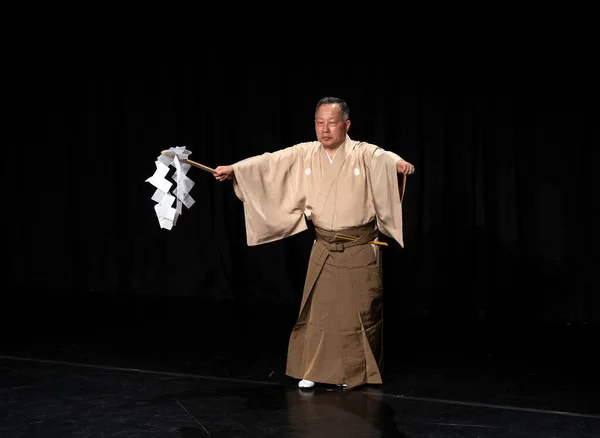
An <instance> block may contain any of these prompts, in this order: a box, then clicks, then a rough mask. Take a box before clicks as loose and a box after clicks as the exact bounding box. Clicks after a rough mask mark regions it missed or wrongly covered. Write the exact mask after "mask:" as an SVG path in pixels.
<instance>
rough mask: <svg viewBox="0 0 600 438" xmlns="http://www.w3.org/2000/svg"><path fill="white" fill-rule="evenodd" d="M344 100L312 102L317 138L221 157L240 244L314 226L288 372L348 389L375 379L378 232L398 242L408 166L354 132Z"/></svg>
mask: <svg viewBox="0 0 600 438" xmlns="http://www.w3.org/2000/svg"><path fill="white" fill-rule="evenodd" d="M349 129H350V112H349V108H348V105H347V104H346V102H345V101H344V100H342V99H340V98H336V97H325V98H323V99H321V100H320V101H319V102H318V103H317V107H316V111H315V132H316V136H317V141H311V142H305V143H299V144H296V145H294V146H290V147H287V148H285V149H282V150H279V151H276V152H273V153H264V154H262V155H257V156H254V157H250V158H247V159H245V160H242V161H239V162H237V163H235V164H233V165H230V166H218V167H217V168H216V169H215V178H216V179H217V180H218V181H226V180H230V179H233V184H234V190H235V193H236V196H237V197H238V198H239V199H240V200H241V201H242V202H243V204H244V216H245V224H246V235H247V243H248V245H249V246H253V245H259V244H263V243H267V242H272V241H275V240H279V239H283V238H285V237H288V236H291V235H294V234H296V233H299V232H301V231H304V230H306V229H307V224H306V221H305V217H306V218H307V219H309V220H310V221H312V223H313V224H314V226H315V232H316V240H315V242H314V244H313V247H312V250H311V254H310V259H309V263H308V271H307V274H306V280H305V284H304V291H303V296H302V302H301V305H300V311H299V314H298V319H297V322H296V325H295V326H294V328H293V330H292V333H291V336H290V341H289V346H288V358H287V359H288V360H287V368H286V374H287V375H288V376H290V377H293V378H296V379H300V381H299V383H298V386H299V387H301V388H310V387H312V386H314V384H315V382H320V383H326V384H337V385H343V386H346V387H348V388H353V387H356V386H359V385H365V384H381V383H383V381H382V377H381V367H382V365H383V352H382V322H383V314H382V295H383V294H382V281H381V272H380V266H381V265H380V262H379V248H380V244H381V242H378V240H377V236H378V232H382V233H384V234H385V235H387V236H389V237H391V238H393V239H395V240H396V241H397V242H398V243H399V244H400V246H402V247H404V241H403V236H402V198H403V195H404V187H405V182H406V176H407V175H410V174H412V173H414V171H415V168H414V166H413V165H412V164H411V163H409V162H407V161H405V160H403V159H402V158H401V157H400V156H398V155H396V154H394V153H393V152H389V151H385V150H383V149H382V148H381V147H379V146H376V145H373V144H369V143H365V142H359V141H354V140H351V139H350V137H349V136H348V130H349Z"/></svg>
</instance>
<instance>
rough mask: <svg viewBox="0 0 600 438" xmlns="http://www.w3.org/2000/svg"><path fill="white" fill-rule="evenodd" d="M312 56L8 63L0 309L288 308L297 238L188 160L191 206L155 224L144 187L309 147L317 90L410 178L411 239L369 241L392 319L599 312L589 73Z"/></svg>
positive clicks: (299, 259)
mask: <svg viewBox="0 0 600 438" xmlns="http://www.w3.org/2000/svg"><path fill="white" fill-rule="evenodd" d="M315 61H316V60H313V61H311V62H304V61H303V62H292V61H285V62H276V61H258V60H257V61H254V62H253V61H246V62H233V61H230V60H228V59H226V58H225V57H221V56H220V55H218V54H217V55H213V56H212V58H211V59H210V60H208V59H206V60H205V61H204V62H202V63H200V62H198V63H196V64H186V65H179V64H177V63H172V64H166V63H158V62H157V63H156V64H154V65H148V63H146V64H145V65H144V66H143V68H142V67H140V66H135V65H133V64H132V65H128V66H127V67H125V66H124V65H123V64H122V63H119V64H106V63H98V64H94V63H89V62H88V63H85V64H83V63H79V62H75V61H71V62H57V63H56V64H54V65H53V64H47V63H46V64H45V68H44V69H43V70H42V69H38V68H36V66H35V65H33V64H31V63H30V64H27V65H26V66H21V67H20V66H18V65H17V66H13V68H12V69H11V72H10V73H11V79H10V81H7V82H6V84H5V92H6V93H5V97H6V99H5V109H7V113H8V115H7V119H6V120H7V122H8V125H7V130H6V131H5V133H6V135H7V137H5V139H6V145H5V152H7V153H6V154H5V160H4V167H5V172H4V174H5V177H6V178H7V179H6V180H5V184H6V185H7V186H8V187H10V188H11V190H10V191H9V192H8V193H9V196H10V201H11V202H10V203H9V202H7V203H6V206H5V208H4V223H5V235H6V241H7V244H6V246H5V255H6V258H7V261H6V263H7V266H8V274H7V278H8V281H7V282H6V283H7V287H6V288H5V289H4V290H5V291H4V293H3V294H4V296H5V304H6V303H8V302H9V300H10V299H11V296H12V297H16V296H19V297H20V300H21V301H20V305H21V306H23V305H33V302H34V301H35V299H34V298H32V300H31V301H29V298H28V297H39V296H46V297H47V296H53V297H60V296H63V295H65V294H70V295H69V296H73V295H74V296H76V297H77V300H78V301H77V302H78V303H88V304H89V303H91V302H92V298H91V297H92V295H93V296H94V298H93V300H98V298H97V297H98V296H102V295H103V294H107V295H111V296H114V295H115V294H116V295H119V296H121V297H133V296H140V295H144V296H152V297H158V298H160V297H165V298H173V299H177V298H182V299H186V298H193V299H198V300H200V301H210V302H219V303H234V304H235V303H237V304H241V305H244V303H246V304H248V305H261V304H264V305H265V306H274V307H277V306H281V307H282V308H290V309H294V310H295V309H296V306H297V304H298V303H299V300H300V296H301V293H302V282H303V280H304V272H305V269H306V265H307V260H308V254H309V251H310V246H311V244H312V239H313V234H312V230H311V229H309V230H308V231H306V232H305V233H302V234H299V235H297V236H293V237H291V238H288V239H286V240H283V241H280V242H275V243H270V244H266V245H262V246H258V247H248V246H247V245H246V236H245V229H244V218H243V208H242V204H241V202H240V201H239V200H238V199H237V198H236V197H235V195H234V193H233V190H232V187H231V184H230V183H217V182H216V181H215V180H214V179H213V177H212V175H210V174H209V173H206V172H203V171H202V170H200V169H197V168H192V169H190V171H189V172H188V176H189V177H190V178H191V179H192V180H193V181H194V182H195V186H194V187H193V189H192V191H191V195H192V196H193V198H194V199H195V201H196V203H195V204H194V205H193V206H192V207H191V208H190V209H189V210H188V209H185V208H184V211H183V214H182V216H181V217H180V218H179V221H178V223H177V224H176V226H175V227H174V228H173V229H172V230H165V229H161V228H160V227H159V224H158V220H157V218H156V215H155V212H154V205H155V203H154V201H152V200H151V196H152V194H153V192H154V190H155V189H154V187H153V186H151V185H150V184H149V183H146V182H145V180H146V179H147V178H148V177H150V176H151V175H152V174H153V172H154V170H155V164H154V162H155V160H156V158H157V156H158V155H159V154H160V151H161V150H163V149H167V148H169V147H171V146H186V147H187V148H188V149H189V150H191V151H192V154H191V156H190V159H192V160H194V161H197V162H200V163H203V164H205V165H208V166H211V167H216V166H217V165H220V164H231V163H233V162H235V161H237V160H240V159H243V158H246V157H248V156H251V155H256V154H260V153H263V152H266V151H275V150H277V149H280V148H283V147H286V146H290V145H293V144H295V143H298V142H302V141H310V140H313V139H314V138H315V134H314V126H313V115H314V110H315V104H316V102H317V100H318V99H319V98H321V97H323V96H326V95H331V96H339V97H342V98H344V99H346V100H347V102H348V104H349V106H350V113H351V120H352V127H351V129H350V132H349V135H350V136H351V138H353V139H355V140H364V141H368V142H371V143H375V144H378V145H380V146H382V147H383V148H385V149H388V150H391V151H394V152H396V153H398V154H399V155H401V156H402V157H404V158H405V159H407V160H408V161H411V162H412V163H414V164H415V166H416V169H417V171H416V173H415V174H414V175H413V176H411V177H409V179H408V184H407V188H406V193H405V201H404V211H405V216H404V221H405V236H406V239H405V240H406V241H405V248H404V249H402V248H399V247H398V246H397V245H392V246H391V247H390V248H386V249H383V253H384V255H383V257H384V260H383V263H384V266H383V267H384V283H385V300H386V314H387V315H390V317H391V318H394V319H395V320H420V319H428V320H431V321H435V320H439V321H442V320H449V321H491V322H494V323H498V324H514V323H515V322H534V323H535V322H540V323H570V324H591V323H598V322H599V321H600V298H599V294H598V291H599V290H600V288H599V282H598V279H597V272H598V255H597V254H598V250H597V248H598V243H599V237H598V223H599V222H600V217H599V215H600V212H599V211H600V210H599V202H598V194H597V191H596V190H595V189H594V186H595V185H597V184H596V182H595V175H596V173H597V170H596V169H597V163H598V152H597V151H598V146H599V140H600V132H599V128H598V126H599V124H598V110H597V102H598V101H597V89H596V84H595V79H594V78H590V77H585V78H580V77H577V76H576V75H574V74H568V73H567V74H562V73H556V72H555V73H552V74H548V73H547V72H545V73H544V74H539V73H540V72H538V71H535V72H534V71H531V70H526V69H520V68H519V67H518V66H506V65H505V66H504V69H503V70H501V71H500V70H498V69H480V70H475V71H469V73H468V74H466V73H464V72H457V71H455V70H452V69H448V68H447V69H446V70H440V71H439V72H438V71H436V70H431V71H429V73H428V74H425V75H415V76H414V77H409V76H408V75H407V74H400V73H399V70H398V67H397V66H395V65H394V64H386V63H380V64H377V63H370V62H369V63H365V65H363V64H362V63H361V60H360V59H356V58H355V59H352V60H351V61H349V62H350V64H349V65H348V64H342V63H340V64H335V65H327V69H323V68H320V67H319V65H318V64H317V63H316V62H315ZM388 241H389V239H388ZM87 297H90V298H89V301H86V300H87V299H88V298H87ZM158 298H157V299H158ZM94 302H96V301H94ZM115 311H116V310H115ZM107 317H110V315H107ZM292 323H293V321H289V320H288V321H287V324H288V325H290V326H291V324H292Z"/></svg>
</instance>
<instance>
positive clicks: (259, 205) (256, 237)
mask: <svg viewBox="0 0 600 438" xmlns="http://www.w3.org/2000/svg"><path fill="white" fill-rule="evenodd" d="M303 154H304V149H303V148H302V146H301V145H295V146H290V147H288V148H286V149H282V150H279V151H276V152H267V153H264V154H262V155H257V156H254V157H250V158H247V159H245V160H242V161H238V162H237V163H235V164H233V170H234V180H233V187H234V190H235V194H236V196H237V197H238V198H239V199H240V200H241V201H242V202H243V204H244V219H245V225H246V240H247V243H248V246H255V245H260V244H263V243H268V242H273V241H275V240H280V239H283V238H285V237H288V236H292V235H294V234H296V233H299V232H301V231H304V230H306V229H307V225H306V220H305V218H304V210H305V206H306V195H305V192H306V190H305V188H304V181H303V178H304V172H303V166H302V160H303Z"/></svg>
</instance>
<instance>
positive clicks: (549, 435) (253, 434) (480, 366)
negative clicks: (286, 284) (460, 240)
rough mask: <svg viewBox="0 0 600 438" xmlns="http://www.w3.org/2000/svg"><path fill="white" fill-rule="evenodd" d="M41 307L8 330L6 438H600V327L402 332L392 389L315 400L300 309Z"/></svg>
mask: <svg viewBox="0 0 600 438" xmlns="http://www.w3.org/2000/svg"><path fill="white" fill-rule="evenodd" d="M26 302H27V300H26V299H21V300H20V301H19V303H18V306H17V305H13V307H11V311H10V312H8V313H10V315H9V316H8V317H7V319H5V320H4V323H3V326H2V328H3V343H2V351H1V352H0V367H1V370H2V373H1V374H0V379H1V380H0V385H1V386H0V419H1V421H0V437H1V438H13V437H15V438H16V437H113V436H114V437H248V438H260V437H327V438H333V437H415V438H416V437H428V438H430V437H431V438H444V437H471V438H476V437H479V438H484V437H494V438H495V437H503V438H507V437H519V438H527V437H536V438H553V437H555V438H570V437H573V438H575V437H578V438H584V437H585V438H587V437H590V438H591V437H596V438H598V437H600V397H598V390H599V389H600V385H599V383H600V378H599V368H598V364H599V362H598V360H597V359H595V358H594V353H596V350H597V348H598V347H597V346H598V328H597V327H587V326H577V327H575V326H572V325H569V324H564V325H554V326H539V325H535V326H529V327H522V326H521V327H518V328H517V327H512V328H510V329H508V328H506V327H499V326H495V327H491V326H486V325H479V326H473V325H470V324H466V325H463V326H462V327H456V326H445V325H444V323H441V322H437V323H435V324H434V323H431V322H418V321H408V322H404V323H400V322H396V323H390V324H388V326H392V327H393V328H394V331H393V333H392V332H390V330H391V329H390V330H388V333H387V335H386V336H387V337H386V339H387V343H386V367H385V371H384V377H385V384H384V385H382V386H380V387H378V386H369V387H364V388H358V389H353V390H344V389H340V388H337V387H335V386H327V385H317V386H316V387H315V388H313V389H312V390H300V389H298V388H297V386H296V384H297V382H296V381H295V380H292V379H290V378H288V377H286V376H285V373H284V370H285V349H286V342H287V334H288V333H287V331H288V329H289V328H290V327H291V324H292V323H293V317H294V309H293V308H285V307H283V308H284V309H285V310H281V309H279V311H275V310H274V309H273V308H272V307H269V306H256V307H255V308H250V307H249V305H244V306H241V307H240V306H233V305H231V304H218V305H216V304H215V305H212V304H209V303H199V302H194V303H190V302H189V300H188V301H186V300H180V301H177V302H176V303H174V302H170V303H167V304H166V303H165V302H164V300H161V299H157V298H144V299H141V298H139V299H135V300H132V299H131V298H123V297H120V298H115V297H112V298H111V299H110V300H108V299H105V298H98V301H96V302H91V301H90V299H89V297H87V298H86V299H85V301H84V300H83V298H82V299H80V301H79V302H78V301H77V299H75V298H73V297H70V298H68V299H66V298H65V299H64V300H62V301H61V300H56V299H54V300H50V299H45V300H39V299H38V300H37V301H36V303H37V304H36V305H32V304H30V305H29V307H27V306H26ZM67 303H70V305H71V307H68V306H66V304H67ZM192 304H193V306H192ZM194 306H197V307H194ZM260 308H262V310H260ZM5 313H6V312H5ZM267 322H269V323H270V324H269V323H267ZM274 329H275V330H274Z"/></svg>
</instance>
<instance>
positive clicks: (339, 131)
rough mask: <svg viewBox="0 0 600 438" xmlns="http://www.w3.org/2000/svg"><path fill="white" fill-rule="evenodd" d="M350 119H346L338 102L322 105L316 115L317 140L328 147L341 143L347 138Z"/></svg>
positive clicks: (334, 146) (331, 147)
mask: <svg viewBox="0 0 600 438" xmlns="http://www.w3.org/2000/svg"><path fill="white" fill-rule="evenodd" d="M349 128H350V120H346V121H344V118H343V117H342V111H341V110H340V106H339V105H338V104H333V105H321V106H320V107H319V109H318V110H317V114H316V117H315V132H316V133H317V140H319V142H320V143H321V144H322V145H323V146H324V147H325V148H328V149H333V148H336V147H338V146H339V145H341V144H342V143H343V142H344V141H345V140H346V133H347V132H348V129H349Z"/></svg>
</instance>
